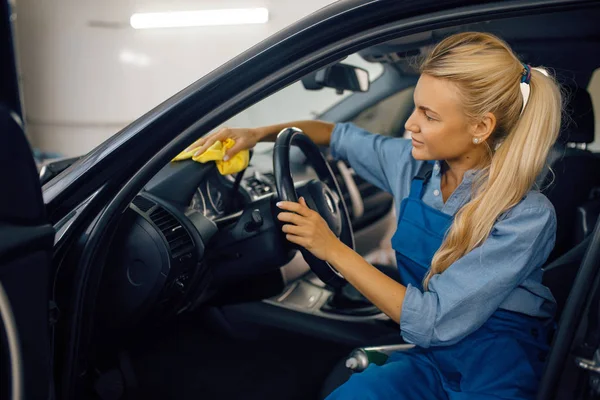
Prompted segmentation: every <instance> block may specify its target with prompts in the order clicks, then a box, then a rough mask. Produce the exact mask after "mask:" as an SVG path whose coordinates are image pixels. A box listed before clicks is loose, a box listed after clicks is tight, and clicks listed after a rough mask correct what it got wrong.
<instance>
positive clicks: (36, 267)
mask: <svg viewBox="0 0 600 400" xmlns="http://www.w3.org/2000/svg"><path fill="white" fill-rule="evenodd" d="M9 11H10V8H9V5H8V3H7V2H5V1H3V2H2V4H0V32H1V33H0V34H1V35H2V40H0V43H1V44H0V53H1V54H0V72H1V73H2V80H1V82H2V85H0V137H1V144H0V188H1V189H0V398H2V399H33V398H35V399H44V398H52V397H53V395H52V392H53V390H52V386H53V385H52V379H51V371H52V362H51V360H52V358H51V345H50V326H49V318H48V317H49V304H50V303H49V282H50V280H49V276H50V268H51V257H52V247H53V242H54V229H53V227H52V226H51V225H50V224H48V222H47V219H46V214H45V210H44V202H43V200H42V192H41V186H40V181H39V178H38V174H37V168H36V166H35V162H34V160H33V156H32V152H31V149H30V147H29V144H28V142H27V139H26V137H25V135H24V132H23V129H22V123H21V117H20V114H21V113H20V101H19V95H18V93H19V91H18V87H17V79H16V71H15V64H14V56H13V55H14V52H13V45H12V35H11V26H10V18H9V16H10V12H9Z"/></svg>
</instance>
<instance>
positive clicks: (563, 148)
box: [538, 88, 600, 262]
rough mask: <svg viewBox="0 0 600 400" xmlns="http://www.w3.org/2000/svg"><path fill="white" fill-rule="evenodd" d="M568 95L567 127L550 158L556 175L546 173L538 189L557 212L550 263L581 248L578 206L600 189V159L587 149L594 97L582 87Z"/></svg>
mask: <svg viewBox="0 0 600 400" xmlns="http://www.w3.org/2000/svg"><path fill="white" fill-rule="evenodd" d="M567 96H568V98H567V100H568V102H567V107H566V110H565V116H564V117H563V128H562V129H561V133H560V136H559V139H558V140H557V143H556V145H555V146H554V147H553V149H552V151H551V152H550V154H549V157H548V165H549V166H550V169H551V170H552V172H550V171H548V170H546V171H545V172H544V173H542V175H541V176H540V178H539V179H538V186H539V187H540V189H542V191H543V193H544V194H545V195H546V196H547V197H548V199H549V200H550V201H551V202H552V204H553V205H554V208H555V210H556V217H557V229H556V245H555V246H554V250H553V251H552V254H551V255H550V257H549V261H550V262H551V261H553V260H555V259H556V258H558V257H559V256H560V255H562V254H564V253H565V252H567V251H568V250H569V249H571V248H572V247H574V246H576V245H577V243H578V241H577V240H575V237H576V236H575V235H574V232H575V229H576V227H575V224H576V221H577V207H578V206H580V205H581V204H583V203H585V202H586V201H587V200H588V199H589V196H590V193H591V192H592V191H593V190H594V188H598V187H600V173H599V172H598V171H600V158H598V157H597V156H596V155H594V154H593V153H592V152H590V151H588V150H586V149H585V146H586V145H587V144H589V143H592V142H593V141H594V109H593V106H592V100H591V97H590V95H589V93H588V92H587V91H586V90H585V89H578V88H570V89H568V91H567ZM578 240H581V238H578Z"/></svg>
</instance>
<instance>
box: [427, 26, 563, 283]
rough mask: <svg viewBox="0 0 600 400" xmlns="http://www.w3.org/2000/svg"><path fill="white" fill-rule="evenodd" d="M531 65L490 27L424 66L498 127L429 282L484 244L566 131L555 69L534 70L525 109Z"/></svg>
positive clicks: (449, 45)
mask: <svg viewBox="0 0 600 400" xmlns="http://www.w3.org/2000/svg"><path fill="white" fill-rule="evenodd" d="M523 71H524V66H523V64H522V63H521V61H519V59H518V58H517V56H516V55H515V54H514V53H513V51H512V50H511V49H510V47H509V46H508V45H507V44H506V43H505V42H504V41H502V40H500V39H499V38H497V37H495V36H493V35H490V34H487V33H476V32H469V33H460V34H456V35H453V36H450V37H448V38H446V39H445V40H443V41H442V42H440V43H439V44H438V45H437V46H436V47H435V48H434V49H433V51H432V52H431V53H430V54H429V55H428V56H427V58H426V59H425V60H424V62H423V63H422V65H421V73H422V74H427V75H430V76H433V77H436V78H439V79H445V80H447V81H449V82H452V83H454V84H455V85H456V87H457V88H458V91H459V94H460V96H461V101H462V104H463V107H464V110H465V112H466V114H467V117H468V118H469V119H470V120H472V121H477V120H480V119H481V118H482V117H483V116H484V115H485V114H486V113H488V112H491V113H492V114H494V116H495V117H496V121H497V122H496V127H495V129H494V132H493V133H492V135H490V137H489V139H488V140H487V142H489V143H486V144H487V145H488V146H489V157H488V158H487V159H486V160H485V161H484V164H483V165H481V171H480V172H479V174H478V176H477V179H476V180H475V181H474V184H473V193H472V196H471V200H470V201H469V202H468V203H467V204H466V205H464V206H463V207H462V208H461V209H460V210H459V211H458V212H457V213H456V216H455V218H454V222H453V223H452V225H451V227H450V229H449V230H448V232H447V233H446V236H445V238H444V241H443V243H442V245H441V247H440V248H439V249H438V251H437V252H436V253H435V255H434V257H433V260H432V263H431V268H430V270H429V273H428V275H427V276H426V277H425V280H424V282H423V285H424V287H425V288H426V289H427V286H428V283H429V280H430V279H431V277H432V276H433V275H435V274H439V273H442V272H443V271H445V270H446V269H447V268H448V267H450V265H452V263H454V262H455V261H457V260H458V259H459V258H461V257H463V256H464V255H465V254H467V253H469V252H470V251H471V250H473V249H474V248H476V247H477V246H479V245H481V244H482V243H483V242H484V241H485V240H486V238H487V237H488V236H489V235H490V232H491V231H492V228H493V226H494V223H495V222H496V220H497V219H498V217H500V215H501V214H502V213H504V212H506V211H507V210H509V209H510V208H511V207H514V206H515V205H516V204H517V203H519V202H520V201H521V199H522V198H523V197H524V196H525V195H526V194H527V192H528V191H529V190H530V189H531V188H532V186H533V184H534V182H535V179H536V177H537V176H538V175H539V174H540V172H541V171H542V169H543V167H544V164H545V162H546V158H547V156H548V152H549V151H550V148H551V147H552V145H553V144H554V142H555V141H556V139H557V137H558V132H559V129H560V119H561V111H562V102H561V93H560V88H559V86H558V85H557V84H556V82H555V81H554V79H553V78H552V77H550V76H549V75H548V76H546V75H545V74H544V73H542V72H541V71H540V70H536V69H533V68H531V78H530V82H529V85H530V95H529V99H528V100H527V103H526V106H525V108H524V110H523V112H522V113H521V109H522V106H523V97H522V95H521V89H520V84H521V78H522V76H523Z"/></svg>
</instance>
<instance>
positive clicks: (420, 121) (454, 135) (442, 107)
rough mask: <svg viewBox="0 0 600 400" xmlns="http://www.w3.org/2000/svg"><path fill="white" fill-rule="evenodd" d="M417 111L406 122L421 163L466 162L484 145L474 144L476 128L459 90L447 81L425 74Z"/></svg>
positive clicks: (419, 87) (418, 90)
mask: <svg viewBox="0 0 600 400" xmlns="http://www.w3.org/2000/svg"><path fill="white" fill-rule="evenodd" d="M414 102H415V109H414V111H413V113H412V114H411V116H410V118H409V119H408V120H407V121H406V124H405V128H406V130H408V131H410V132H411V133H412V145H413V149H412V155H413V157H414V158H415V159H417V160H446V161H452V160H462V159H464V158H465V157H466V158H471V157H476V156H477V155H478V154H479V153H480V149H481V147H482V146H484V145H475V144H474V143H473V138H474V137H475V136H473V134H474V132H475V131H476V129H477V128H476V127H475V126H473V125H472V124H469V122H468V120H467V117H466V115H465V113H464V111H463V108H462V105H461V101H460V97H459V93H458V89H457V88H456V86H455V85H454V84H453V83H451V82H448V81H446V80H443V79H439V78H434V77H432V76H429V75H425V74H423V75H421V77H420V78H419V81H418V83H417V86H416V88H415V92H414Z"/></svg>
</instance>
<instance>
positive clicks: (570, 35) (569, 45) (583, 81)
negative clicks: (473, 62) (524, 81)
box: [359, 6, 600, 87]
mask: <svg viewBox="0 0 600 400" xmlns="http://www.w3.org/2000/svg"><path fill="white" fill-rule="evenodd" d="M599 20H600V7H597V6H594V7H588V8H585V9H575V10H571V11H562V12H553V13H546V14H534V15H526V16H518V17H510V18H499V19H494V20H485V21H480V22H474V23H466V24H463V25H457V26H452V27H448V28H441V29H434V30H430V31H426V32H420V33H416V34H411V35H406V36H403V37H400V38H397V39H393V40H390V41H388V42H385V43H381V44H378V45H375V46H372V47H369V48H367V49H364V50H362V51H360V52H359V54H360V55H361V56H362V57H363V58H364V59H365V60H367V61H370V62H379V63H389V64H393V65H394V66H395V67H396V68H398V69H399V70H400V71H402V72H403V73H404V74H407V75H411V74H417V73H418V69H417V66H418V62H417V61H418V59H419V58H420V57H422V56H424V55H426V54H427V53H428V52H429V51H430V50H431V49H432V48H433V46H434V45H435V43H438V42H439V41H441V40H442V39H443V38H445V37H447V36H449V35H452V34H454V33H458V32H467V31H478V32H489V33H492V34H495V35H498V36H500V37H501V38H503V39H504V40H506V41H507V42H508V43H509V44H510V45H511V46H512V48H513V49H514V50H515V52H516V53H517V54H518V55H519V57H520V58H521V60H523V61H524V62H526V63H528V64H531V65H534V66H546V67H549V68H552V69H553V70H554V71H555V73H556V75H557V77H558V80H559V82H561V83H562V84H577V85H579V86H583V87H585V86H587V83H588V82H589V79H590V77H591V75H592V73H593V71H594V70H595V69H596V68H598V67H600V51H599V49H600V24H598V22H597V21H599Z"/></svg>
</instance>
